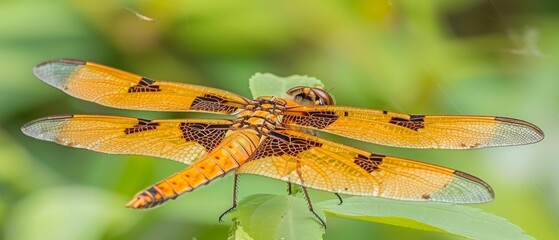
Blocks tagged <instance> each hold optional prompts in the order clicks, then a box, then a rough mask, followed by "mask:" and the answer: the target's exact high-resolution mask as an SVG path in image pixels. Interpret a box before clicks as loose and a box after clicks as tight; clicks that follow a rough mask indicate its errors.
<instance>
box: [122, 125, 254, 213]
mask: <svg viewBox="0 0 559 240" xmlns="http://www.w3.org/2000/svg"><path fill="white" fill-rule="evenodd" d="M259 142H260V137H259V135H258V134H257V132H256V131H254V130H250V129H247V130H241V131H236V132H234V133H232V134H231V135H229V136H228V137H226V138H225V139H224V140H223V142H222V143H221V144H220V145H219V146H217V147H216V148H215V149H214V150H213V151H211V152H210V153H208V154H207V155H206V156H205V157H204V158H202V159H200V160H199V161H197V162H196V163H194V164H192V165H191V166H190V167H188V168H186V169H184V170H182V171H180V172H178V173H176V174H173V175H172V176H170V177H168V178H166V179H164V180H162V181H160V182H159V183H157V184H155V185H153V186H151V187H149V188H147V189H146V190H144V191H142V192H140V193H139V194H138V195H136V197H135V198H134V199H132V201H130V202H129V203H128V204H127V205H126V206H127V207H131V208H152V207H155V206H157V205H160V204H162V203H164V202H166V201H167V200H169V199H175V198H176V197H178V196H179V195H181V194H183V193H185V192H189V191H193V190H194V189H196V188H198V187H200V186H202V185H205V184H208V183H209V182H210V181H212V180H214V179H216V178H218V177H221V176H223V175H225V174H226V173H228V172H230V171H231V170H235V169H237V168H238V167H239V166H240V165H242V164H243V163H244V162H245V161H246V159H247V158H248V157H249V156H250V154H252V152H254V151H255V150H256V146H257V145H258V144H259Z"/></svg>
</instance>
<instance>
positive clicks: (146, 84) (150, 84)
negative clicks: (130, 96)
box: [128, 77, 161, 93]
mask: <svg viewBox="0 0 559 240" xmlns="http://www.w3.org/2000/svg"><path fill="white" fill-rule="evenodd" d="M154 83H155V80H152V79H149V78H146V77H142V79H140V82H138V84H136V85H134V86H131V87H130V88H128V92H129V93H137V92H159V91H161V89H160V88H159V86H158V85H154Z"/></svg>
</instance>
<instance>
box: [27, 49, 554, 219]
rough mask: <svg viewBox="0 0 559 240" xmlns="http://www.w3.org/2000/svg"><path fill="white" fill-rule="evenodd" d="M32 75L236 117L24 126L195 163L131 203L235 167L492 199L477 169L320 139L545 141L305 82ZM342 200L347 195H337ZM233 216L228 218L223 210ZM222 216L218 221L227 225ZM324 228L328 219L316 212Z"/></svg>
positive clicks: (143, 102)
mask: <svg viewBox="0 0 559 240" xmlns="http://www.w3.org/2000/svg"><path fill="white" fill-rule="evenodd" d="M33 72H34V74H35V75H36V76H37V77H38V78H39V79H41V80H42V81H43V82H45V83H47V84H49V85H51V86H53V87H56V88H58V89H60V90H62V91H63V92H65V93H67V94H68V95H71V96H73V97H75V98H78V99H82V100H86V101H91V102H94V103H97V104H100V105H104V106H108V107H113V108H120V109H132V110H150V111H173V112H201V113H213V114H221V115H232V116H234V118H232V119H158V120H149V119H143V118H133V117H120V116H103V115H79V114H76V115H54V116H49V117H44V118H40V119H37V120H34V121H31V122H29V123H27V124H26V125H24V126H23V127H22V131H23V133H25V134H26V135H28V136H30V137H33V138H36V139H40V140H46V141H51V142H55V143H57V144H61V145H65V146H69V147H73V148H84V149H89V150H92V151H97V152H102V153H108V154H134V155H145V156H153V157H159V158H164V159H170V160H175V161H179V162H182V163H184V164H187V165H188V167H186V168H185V169H183V170H181V171H179V172H177V173H174V174H172V175H171V176H169V177H167V178H165V179H163V180H162V181H160V182H158V183H156V184H154V185H152V186H150V187H148V188H147V189H145V190H143V191H141V192H140V193H138V194H137V195H136V196H135V197H134V198H133V199H132V200H131V201H130V202H128V203H127V205H126V206H127V207H130V208H135V209H141V208H151V207H154V206H158V205H161V204H163V203H165V202H166V201H168V200H170V199H175V198H177V197H178V196H180V195H182V194H184V193H186V192H190V191H193V190H195V189H197V188H198V187H200V186H203V185H205V184H207V183H209V182H211V181H213V180H214V179H217V178H219V177H222V176H224V175H225V174H227V173H229V172H233V171H234V176H235V177H234V186H233V188H234V191H233V207H232V208H230V209H229V210H227V211H226V212H225V213H227V212H229V211H230V210H231V209H234V208H235V207H236V205H237V199H236V198H237V197H236V189H237V183H238V175H239V174H254V175H260V176H265V177H268V178H273V179H279V180H282V181H285V182H288V183H289V184H291V183H293V184H296V185H299V186H301V187H302V189H303V190H304V193H305V198H306V200H307V202H308V205H309V210H310V211H311V212H312V213H314V214H315V216H316V217H318V215H317V214H316V213H315V212H314V210H313V207H312V204H311V201H310V198H309V195H308V193H307V190H306V188H307V187H308V188H312V189H318V190H323V191H328V192H332V193H335V194H336V195H337V196H338V197H339V195H338V194H348V195H356V196H373V197H382V198H388V199H396V200H407V201H436V202H448V203H459V204H469V203H484V202H488V201H491V200H492V199H493V198H494V191H493V189H492V188H491V186H490V185H489V184H487V183H486V182H484V181H483V180H481V179H479V178H477V177H475V176H473V175H470V174H468V173H465V172H462V171H459V170H455V169H452V168H447V167H443V166H439V165H434V164H430V163H424V162H420V161H415V160H411V159H405V158H400V157H396V156H389V155H383V154H379V153H373V152H369V151H365V150H361V149H357V148H353V147H350V146H346V145H343V144H340V143H336V142H332V141H329V140H326V139H323V138H320V137H318V136H317V134H316V133H317V132H326V133H330V134H335V135H339V136H343V137H347V138H351V139H356V140H360V141H364V142H369V143H374V144H380V145H386V146H393V147H403V148H420V149H476V148H486V147H500V146H512V145H523V144H530V143H535V142H538V141H541V140H542V139H543V138H544V133H543V131H542V130H541V129H540V128H538V127H537V126H536V125H534V124H532V123H529V122H526V121H523V120H519V119H514V118H508V117H496V116H473V115H472V116H468V115H418V114H404V113H397V112H389V111H383V110H370V109H363V108H355V107H346V106H339V105H336V104H335V103H334V100H333V98H332V97H331V96H330V94H329V93H328V92H326V91H325V90H322V89H321V88H315V87H308V86H299V87H294V88H292V89H290V90H288V91H287V93H286V95H285V96H281V97H278V96H261V97H258V98H256V99H249V98H246V97H243V96H241V95H238V94H235V93H231V92H228V91H225V90H221V89H216V88H210V87H205V86H198V85H191V84H185V83H175V82H165V81H159V80H154V79H151V78H148V77H143V76H140V75H135V74H132V73H128V72H125V71H122V70H119V69H115V68H111V67H107V66H104V65H101V64H97V63H93V62H87V61H80V60H72V59H57V60H50V61H46V62H44V63H41V64H39V65H37V66H36V67H35V68H34V69H33ZM340 200H341V198H340ZM225 213H224V214H225ZM222 216H223V214H222V215H221V216H220V220H221V217H222ZM318 219H319V220H320V221H321V223H322V224H323V226H325V225H324V221H323V220H322V219H320V217H318Z"/></svg>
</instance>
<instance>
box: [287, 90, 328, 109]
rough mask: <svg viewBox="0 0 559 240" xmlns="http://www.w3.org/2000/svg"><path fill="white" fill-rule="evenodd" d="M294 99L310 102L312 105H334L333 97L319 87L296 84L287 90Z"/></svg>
mask: <svg viewBox="0 0 559 240" xmlns="http://www.w3.org/2000/svg"><path fill="white" fill-rule="evenodd" d="M287 95H289V96H291V97H293V98H294V99H295V101H301V102H310V103H311V104H312V105H334V104H335V103H334V99H333V98H332V96H330V94H329V93H328V92H326V91H325V90H324V89H322V88H321V87H318V86H317V87H307V86H298V87H293V88H291V89H289V90H287Z"/></svg>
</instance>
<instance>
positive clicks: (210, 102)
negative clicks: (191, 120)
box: [190, 94, 238, 114]
mask: <svg viewBox="0 0 559 240" xmlns="http://www.w3.org/2000/svg"><path fill="white" fill-rule="evenodd" d="M226 103H227V100H226V99H224V98H222V97H220V96H217V95H214V94H206V95H204V96H203V97H196V98H195V99H194V100H193V101H192V104H191V105H190V109H192V110H200V111H208V112H224V113H228V114H230V113H233V112H235V111H237V109H238V108H237V107H235V106H231V105H227V104H226Z"/></svg>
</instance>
